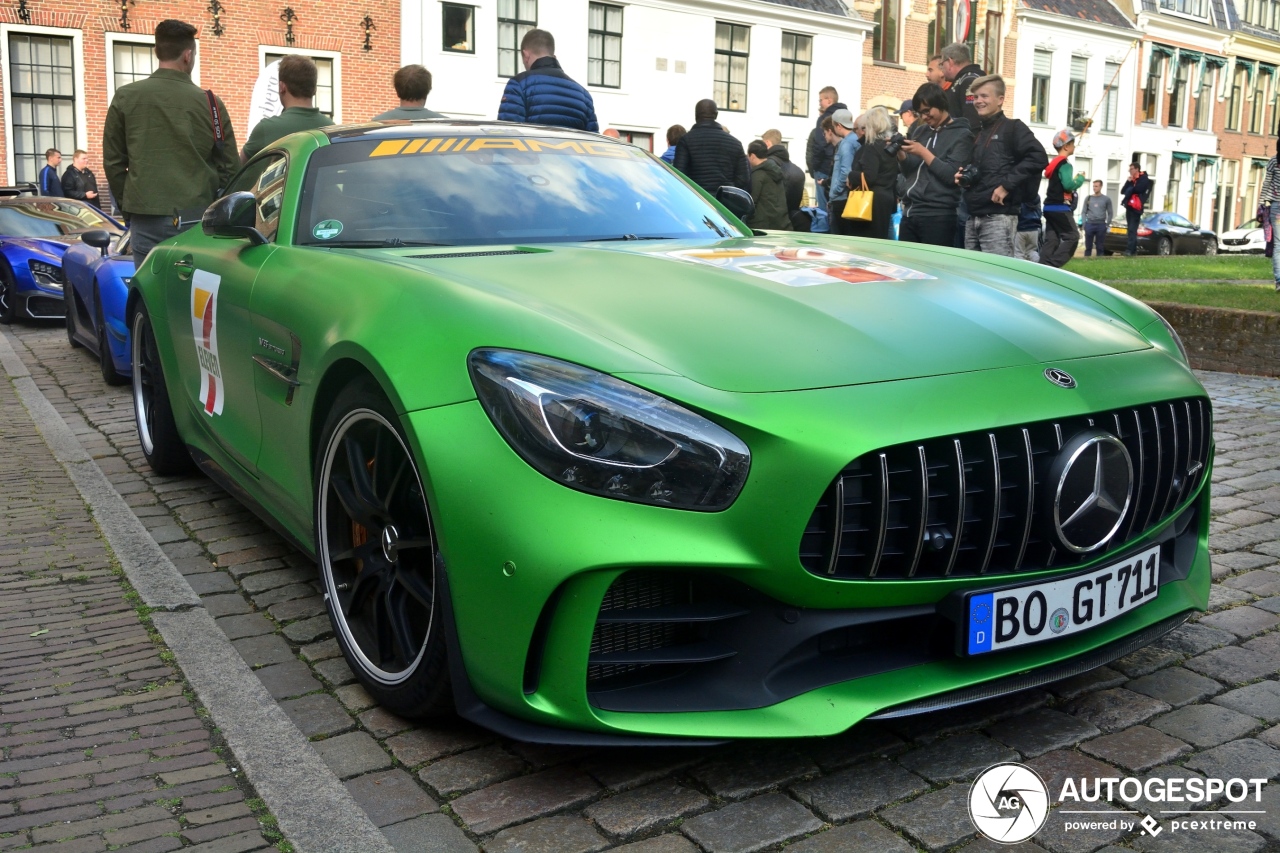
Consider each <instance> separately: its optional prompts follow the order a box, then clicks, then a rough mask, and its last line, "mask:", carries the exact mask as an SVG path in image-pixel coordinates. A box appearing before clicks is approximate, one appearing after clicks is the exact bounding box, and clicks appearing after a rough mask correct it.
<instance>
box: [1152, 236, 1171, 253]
mask: <svg viewBox="0 0 1280 853" xmlns="http://www.w3.org/2000/svg"><path fill="white" fill-rule="evenodd" d="M1156 254H1157V255H1162V256H1163V255H1172V254H1173V241H1172V240H1170V239H1169V238H1168V237H1161V238H1160V239H1159V240H1157V241H1156Z"/></svg>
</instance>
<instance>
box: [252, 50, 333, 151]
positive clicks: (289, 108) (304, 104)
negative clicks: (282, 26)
mask: <svg viewBox="0 0 1280 853" xmlns="http://www.w3.org/2000/svg"><path fill="white" fill-rule="evenodd" d="M316 76H317V71H316V64H315V62H313V61H312V60H310V59H308V58H307V57H305V56H298V55H296V54H290V55H289V56H286V57H284V58H283V59H281V60H280V104H281V106H283V107H284V112H282V113H280V115H278V116H272V117H271V118H264V119H263V120H262V121H260V122H258V123H257V125H255V126H254V128H253V133H250V134H249V141H248V142H246V143H245V144H244V151H242V152H240V159H241V160H242V161H243V162H245V163H247V162H249V158H251V157H253V155H254V154H257V153H258V152H259V151H261V150H262V149H264V148H269V147H271V146H272V145H274V144H275V143H276V142H277V141H279V140H281V139H284V138H285V137H286V136H288V135H289V134H291V133H297V132H298V131H300V130H314V129H315V128H317V127H329V126H330V125H331V124H333V119H331V118H329V117H328V116H327V115H325V114H324V113H322V112H320V110H319V108H318V107H316V106H315V99H316Z"/></svg>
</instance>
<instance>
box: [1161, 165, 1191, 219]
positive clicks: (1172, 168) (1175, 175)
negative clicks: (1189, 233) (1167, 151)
mask: <svg viewBox="0 0 1280 853" xmlns="http://www.w3.org/2000/svg"><path fill="white" fill-rule="evenodd" d="M1185 163H1186V161H1185V160H1179V159H1178V158H1177V157H1175V158H1173V162H1172V163H1170V164H1169V185H1168V187H1167V188H1166V189H1165V199H1164V206H1165V209H1167V210H1177V209H1178V205H1179V202H1180V201H1181V199H1182V167H1183V165H1184V164H1185Z"/></svg>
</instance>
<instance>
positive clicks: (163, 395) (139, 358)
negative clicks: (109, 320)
mask: <svg viewBox="0 0 1280 853" xmlns="http://www.w3.org/2000/svg"><path fill="white" fill-rule="evenodd" d="M129 325H130V326H131V327H132V331H131V335H130V339H131V347H130V356H131V361H132V367H133V421H134V424H135V425H136V426H137V429H138V444H140V445H141V446H142V455H143V456H145V457H146V459H147V464H148V465H150V466H151V469H152V470H153V471H155V472H156V473H157V474H160V475H162V476H169V475H173V474H185V473H187V472H188V471H190V470H191V454H190V453H188V452H187V447H186V445H185V444H183V442H182V436H181V435H179V434H178V427H177V424H176V423H174V420H173V408H172V406H170V404H169V390H168V388H166V387H165V384H164V368H163V367H162V366H161V363H160V350H159V349H158V348H157V346H156V336H155V332H154V331H153V330H152V327H151V317H150V315H149V314H148V313H147V306H146V305H145V304H144V303H143V302H142V301H141V300H139V301H138V304H137V306H136V307H134V309H133V322H132V323H130V324H129Z"/></svg>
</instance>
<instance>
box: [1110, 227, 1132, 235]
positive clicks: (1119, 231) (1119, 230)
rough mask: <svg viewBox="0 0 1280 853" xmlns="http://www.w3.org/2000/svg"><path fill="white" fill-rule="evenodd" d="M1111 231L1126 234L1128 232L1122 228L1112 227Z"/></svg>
mask: <svg viewBox="0 0 1280 853" xmlns="http://www.w3.org/2000/svg"><path fill="white" fill-rule="evenodd" d="M1111 233H1112V234H1128V233H1129V232H1128V231H1126V230H1125V229H1123V228H1112V229H1111Z"/></svg>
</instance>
